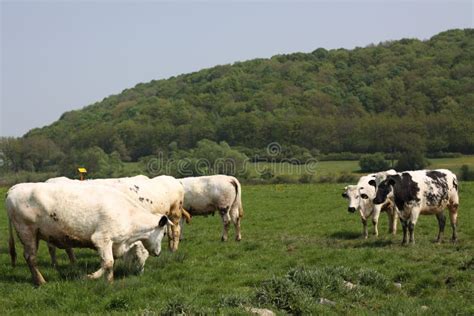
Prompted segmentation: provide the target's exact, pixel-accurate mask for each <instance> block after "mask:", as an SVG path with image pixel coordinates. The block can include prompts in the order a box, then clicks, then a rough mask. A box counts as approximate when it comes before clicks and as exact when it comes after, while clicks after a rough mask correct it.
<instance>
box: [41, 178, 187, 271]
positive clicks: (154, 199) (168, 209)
mask: <svg viewBox="0 0 474 316" xmlns="http://www.w3.org/2000/svg"><path fill="white" fill-rule="evenodd" d="M46 182H47V183H79V184H81V185H90V184H92V185H96V184H101V185H107V186H112V187H114V188H116V189H117V190H120V191H121V192H123V193H125V194H127V195H128V196H129V197H131V198H132V199H134V200H135V201H138V202H140V203H141V204H142V206H143V207H144V208H145V209H147V210H148V211H149V212H151V213H153V214H164V215H167V216H168V218H169V219H170V222H171V223H174V224H173V225H168V241H169V249H170V250H171V251H176V250H177V249H178V245H179V239H180V225H179V224H180V219H181V217H184V218H185V219H186V221H187V222H188V223H189V220H190V217H191V216H190V215H189V214H188V213H187V212H186V210H184V209H183V207H182V205H183V199H184V188H183V186H182V185H181V183H180V182H179V181H177V180H176V179H175V178H173V177H170V176H158V177H155V178H152V179H150V178H148V177H147V176H144V175H138V176H134V177H125V178H111V179H94V180H85V181H79V180H72V179H69V178H66V177H58V178H51V179H49V180H47V181H46ZM48 249H49V252H50V256H51V261H52V263H53V265H55V264H56V256H55V252H56V251H55V250H56V248H55V247H54V246H52V245H50V244H48ZM135 249H136V254H137V255H140V254H143V253H144V249H140V245H137V246H136V247H135ZM66 251H67V253H68V255H70V254H72V256H74V253H73V251H72V250H71V249H66ZM126 258H127V259H130V260H131V261H139V262H140V261H143V259H141V258H143V255H141V256H139V257H138V258H134V257H133V256H126ZM71 262H73V261H72V260H71ZM140 271H141V272H142V271H143V268H141V270H140Z"/></svg>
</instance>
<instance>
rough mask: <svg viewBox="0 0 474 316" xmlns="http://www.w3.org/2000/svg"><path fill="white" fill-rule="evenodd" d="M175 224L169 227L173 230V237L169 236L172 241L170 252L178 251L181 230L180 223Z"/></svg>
mask: <svg viewBox="0 0 474 316" xmlns="http://www.w3.org/2000/svg"><path fill="white" fill-rule="evenodd" d="M173 224H174V225H173V226H171V225H169V226H171V229H170V232H171V235H170V236H169V238H170V240H171V244H170V250H171V251H172V252H175V251H176V250H178V245H179V237H180V235H181V234H180V232H181V229H180V226H179V221H176V223H173Z"/></svg>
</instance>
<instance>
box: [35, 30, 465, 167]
mask: <svg viewBox="0 0 474 316" xmlns="http://www.w3.org/2000/svg"><path fill="white" fill-rule="evenodd" d="M473 60H474V30H472V29H466V30H450V31H447V32H443V33H440V34H438V35H436V36H433V37H432V38H431V39H429V40H427V41H420V40H417V39H402V40H398V41H390V42H383V43H380V44H378V45H369V46H367V47H364V48H356V49H353V50H346V49H336V50H326V49H324V48H318V49H316V50H314V51H313V52H311V53H294V54H289V55H277V56H273V57H272V58H269V59H254V60H250V61H246V62H236V63H234V64H232V65H222V66H216V67H213V68H210V69H204V70H201V71H198V72H195V73H190V74H185V75H180V76H177V77H171V78H169V79H166V80H157V81H151V82H149V83H140V84H138V85H136V86H135V87H134V88H131V89H126V90H124V91H123V92H122V93H120V94H118V95H113V96H110V97H107V98H105V99H103V100H102V101H100V102H97V103H95V104H92V105H90V106H87V107H85V108H83V109H81V110H77V111H70V112H66V113H64V114H63V115H62V116H61V118H60V119H59V120H58V121H56V122H55V123H53V124H51V125H49V126H46V127H43V128H39V129H33V130H31V131H30V132H28V133H27V135H26V137H30V136H38V135H41V136H46V137H47V138H50V139H52V140H53V141H54V142H55V143H56V144H57V145H58V146H59V147H60V148H61V150H62V151H63V152H65V153H67V152H68V151H70V150H71V149H73V148H76V149H77V148H90V147H93V146H99V147H101V148H102V149H103V150H104V151H105V152H106V153H112V152H114V151H116V152H118V153H119V154H120V156H121V158H122V159H124V160H129V159H131V160H137V159H139V158H140V157H143V156H147V155H150V154H153V153H155V152H156V151H157V150H158V149H161V148H170V144H171V147H172V148H179V149H189V148H194V147H195V146H196V144H197V142H198V141H200V140H202V139H209V140H212V141H216V142H219V141H226V142H227V143H228V144H229V145H231V146H240V147H239V148H243V150H244V151H245V150H250V151H251V150H253V149H257V148H264V147H265V146H266V145H267V144H268V143H270V142H275V141H276V142H279V143H281V144H283V145H296V146H299V147H301V148H305V149H308V150H309V151H311V152H313V153H314V152H323V153H325V152H341V151H346V152H356V153H357V152H359V153H360V152H376V151H382V152H393V151H403V150H404V149H406V148H407V147H411V146H412V147H417V148H422V149H425V150H427V151H428V152H440V151H451V152H461V153H466V154H467V153H470V154H472V153H474V124H472V122H473V121H474V65H473V63H472V61H473ZM44 106H47V104H45V105H44Z"/></svg>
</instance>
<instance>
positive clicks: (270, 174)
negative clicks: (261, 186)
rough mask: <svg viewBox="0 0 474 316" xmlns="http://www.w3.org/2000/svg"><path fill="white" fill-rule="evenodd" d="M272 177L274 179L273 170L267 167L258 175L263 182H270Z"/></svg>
mask: <svg viewBox="0 0 474 316" xmlns="http://www.w3.org/2000/svg"><path fill="white" fill-rule="evenodd" d="M273 177H275V174H274V173H273V170H272V169H271V168H268V167H265V169H263V171H262V173H261V174H260V178H262V179H263V180H270V179H272V178H273Z"/></svg>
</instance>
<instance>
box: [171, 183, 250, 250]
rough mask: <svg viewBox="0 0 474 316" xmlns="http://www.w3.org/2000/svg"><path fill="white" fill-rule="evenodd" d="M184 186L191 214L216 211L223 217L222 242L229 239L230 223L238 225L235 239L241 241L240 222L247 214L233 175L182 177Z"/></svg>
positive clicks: (206, 213) (186, 205) (185, 201)
mask: <svg viewBox="0 0 474 316" xmlns="http://www.w3.org/2000/svg"><path fill="white" fill-rule="evenodd" d="M179 181H180V182H181V183H182V184H183V186H184V192H185V194H184V208H185V209H186V210H187V211H188V212H189V214H191V215H193V216H194V215H196V216H198V215H209V214H214V212H215V211H216V210H217V211H219V214H220V215H221V218H222V223H223V232H222V237H221V239H222V241H226V240H227V238H228V232H229V225H230V222H231V221H232V222H233V223H234V226H235V230H236V232H235V233H236V236H235V239H236V240H237V241H240V240H241V239H242V235H241V232H240V222H241V220H242V217H243V215H244V210H243V207H242V199H241V195H242V189H241V186H240V183H239V180H237V179H236V178H234V177H231V176H226V175H214V176H203V177H188V178H182V179H179Z"/></svg>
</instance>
